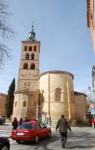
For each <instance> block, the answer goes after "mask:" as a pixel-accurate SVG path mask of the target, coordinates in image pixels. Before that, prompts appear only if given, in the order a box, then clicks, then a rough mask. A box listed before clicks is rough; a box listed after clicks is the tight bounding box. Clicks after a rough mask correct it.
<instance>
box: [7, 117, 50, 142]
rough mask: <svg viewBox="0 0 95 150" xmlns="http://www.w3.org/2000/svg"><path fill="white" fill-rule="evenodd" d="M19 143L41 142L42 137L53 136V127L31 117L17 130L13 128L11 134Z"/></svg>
mask: <svg viewBox="0 0 95 150" xmlns="http://www.w3.org/2000/svg"><path fill="white" fill-rule="evenodd" d="M10 137H11V138H12V139H13V140H16V142H17V143H20V142H21V141H35V143H38V142H39V139H40V138H43V137H48V138H50V137H51V128H48V127H47V126H45V125H44V124H43V123H42V122H39V121H37V120H35V119H31V121H29V122H24V123H23V124H22V125H21V126H19V127H18V128H17V129H16V130H12V133H11V136H10Z"/></svg>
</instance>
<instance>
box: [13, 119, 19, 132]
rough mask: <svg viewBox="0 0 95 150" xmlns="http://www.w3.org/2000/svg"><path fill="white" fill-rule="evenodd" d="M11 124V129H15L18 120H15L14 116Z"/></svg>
mask: <svg viewBox="0 0 95 150" xmlns="http://www.w3.org/2000/svg"><path fill="white" fill-rule="evenodd" d="M12 126H13V130H15V129H16V128H17V127H18V121H17V118H16V117H14V120H13V122H12Z"/></svg>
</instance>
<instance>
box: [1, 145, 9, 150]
mask: <svg viewBox="0 0 95 150" xmlns="http://www.w3.org/2000/svg"><path fill="white" fill-rule="evenodd" d="M1 150H9V147H8V146H7V145H3V146H2V147H1Z"/></svg>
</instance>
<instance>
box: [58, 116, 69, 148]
mask: <svg viewBox="0 0 95 150" xmlns="http://www.w3.org/2000/svg"><path fill="white" fill-rule="evenodd" d="M57 128H59V132H60V135H61V144H62V148H66V146H65V143H66V141H67V132H68V129H69V131H71V128H70V125H69V123H68V121H67V120H66V119H65V117H64V115H61V118H60V119H59V120H58V122H57V125H56V131H57Z"/></svg>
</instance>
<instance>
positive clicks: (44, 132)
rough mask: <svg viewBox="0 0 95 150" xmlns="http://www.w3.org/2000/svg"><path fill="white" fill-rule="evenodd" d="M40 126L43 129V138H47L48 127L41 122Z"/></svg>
mask: <svg viewBox="0 0 95 150" xmlns="http://www.w3.org/2000/svg"><path fill="white" fill-rule="evenodd" d="M39 124H40V127H41V132H42V137H45V136H47V128H46V126H45V125H44V124H43V123H42V122H39Z"/></svg>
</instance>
